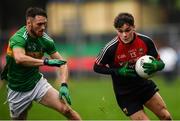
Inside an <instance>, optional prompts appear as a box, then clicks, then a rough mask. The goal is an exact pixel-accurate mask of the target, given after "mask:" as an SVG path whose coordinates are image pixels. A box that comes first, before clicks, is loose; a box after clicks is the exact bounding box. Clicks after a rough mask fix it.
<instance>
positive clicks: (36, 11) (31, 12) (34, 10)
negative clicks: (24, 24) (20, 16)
mask: <svg viewBox="0 0 180 121" xmlns="http://www.w3.org/2000/svg"><path fill="white" fill-rule="evenodd" d="M36 15H40V16H44V17H46V18H47V14H46V12H45V10H43V9H42V8H38V7H30V8H28V9H27V10H26V19H27V18H28V17H33V18H34V17H35V16H36Z"/></svg>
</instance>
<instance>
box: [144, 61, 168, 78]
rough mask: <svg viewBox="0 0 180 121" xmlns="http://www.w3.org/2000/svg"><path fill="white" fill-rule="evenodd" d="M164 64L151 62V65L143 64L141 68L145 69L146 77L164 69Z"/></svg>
mask: <svg viewBox="0 0 180 121" xmlns="http://www.w3.org/2000/svg"><path fill="white" fill-rule="evenodd" d="M164 66H165V64H164V63H163V61H162V60H156V59H155V60H152V62H151V63H144V64H143V68H144V69H145V70H144V72H145V73H147V74H148V75H150V74H152V73H154V72H156V71H160V70H162V69H163V68H164Z"/></svg>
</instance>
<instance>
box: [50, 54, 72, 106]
mask: <svg viewBox="0 0 180 121" xmlns="http://www.w3.org/2000/svg"><path fill="white" fill-rule="evenodd" d="M50 56H51V58H52V59H59V60H63V58H62V56H61V55H60V54H59V53H58V52H55V53H53V54H52V55H50ZM58 72H59V75H60V76H58V81H59V82H58V83H61V86H60V88H59V97H60V99H65V100H66V101H67V103H68V104H70V105H71V98H70V93H69V89H68V84H67V81H68V66H67V63H66V64H64V65H62V66H60V67H59V71H58Z"/></svg>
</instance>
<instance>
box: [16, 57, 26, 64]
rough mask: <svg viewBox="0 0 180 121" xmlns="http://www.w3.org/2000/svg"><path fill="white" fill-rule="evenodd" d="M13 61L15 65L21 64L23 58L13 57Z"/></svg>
mask: <svg viewBox="0 0 180 121" xmlns="http://www.w3.org/2000/svg"><path fill="white" fill-rule="evenodd" d="M14 59H15V62H16V64H22V63H23V60H24V59H23V57H20V56H19V57H15V58H14Z"/></svg>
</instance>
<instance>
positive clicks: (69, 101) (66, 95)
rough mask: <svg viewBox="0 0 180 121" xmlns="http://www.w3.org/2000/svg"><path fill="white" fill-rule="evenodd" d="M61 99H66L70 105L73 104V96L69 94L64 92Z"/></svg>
mask: <svg viewBox="0 0 180 121" xmlns="http://www.w3.org/2000/svg"><path fill="white" fill-rule="evenodd" d="M61 99H65V100H66V102H67V103H68V104H69V105H71V98H70V96H69V95H68V94H63V95H61Z"/></svg>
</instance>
